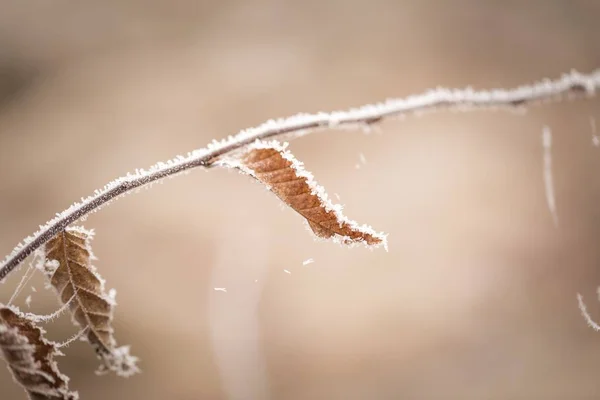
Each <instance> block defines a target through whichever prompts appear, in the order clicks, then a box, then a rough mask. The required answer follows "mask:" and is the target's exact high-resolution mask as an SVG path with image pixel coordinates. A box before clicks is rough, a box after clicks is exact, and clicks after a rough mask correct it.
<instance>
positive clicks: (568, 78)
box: [0, 69, 600, 282]
mask: <svg viewBox="0 0 600 400" xmlns="http://www.w3.org/2000/svg"><path fill="white" fill-rule="evenodd" d="M599 88H600V69H599V70H596V71H594V72H592V73H590V74H580V73H578V72H576V71H572V72H571V73H569V74H565V75H563V76H562V77H561V78H559V79H556V80H553V81H552V80H544V81H541V82H538V83H535V84H533V85H530V86H520V87H517V88H514V89H508V90H505V89H494V90H490V91H474V90H473V89H472V88H466V89H462V90H451V89H444V88H438V89H434V90H430V91H428V92H425V93H423V94H421V95H416V96H410V97H407V98H405V99H392V100H388V101H386V102H383V103H379V104H374V105H366V106H362V107H360V108H355V109H351V110H348V111H335V112H332V113H317V114H298V115H295V116H292V117H289V118H284V119H278V120H269V121H267V122H265V123H263V124H262V125H259V126H258V127H255V128H250V129H246V130H243V131H241V132H240V133H238V134H237V135H236V136H233V137H232V136H230V137H228V138H227V139H225V140H223V141H221V142H217V141H213V142H212V143H211V144H209V145H208V146H207V147H206V148H204V149H200V150H195V151H193V152H191V153H189V154H188V155H187V156H186V157H183V156H179V157H177V158H175V159H172V160H169V161H168V162H166V163H165V162H159V163H158V164H156V165H154V166H152V167H151V168H150V169H149V170H143V169H140V170H137V171H136V173H135V174H127V175H126V176H124V177H121V178H118V179H116V180H114V181H113V182H110V183H109V184H108V185H106V186H105V187H104V188H103V189H102V190H97V191H96V192H95V193H94V194H93V195H92V196H89V197H87V198H85V199H82V201H81V202H80V203H75V204H73V205H72V206H71V207H69V208H68V209H66V210H65V211H63V212H62V213H59V214H57V215H56V217H55V218H54V219H52V220H50V221H49V222H48V223H46V225H44V226H41V227H40V230H39V231H37V232H36V233H34V234H33V235H32V236H29V237H27V238H26V239H25V240H24V241H23V242H22V243H20V244H19V245H17V246H16V247H15V249H14V250H13V251H12V252H11V254H9V255H8V256H7V257H6V258H5V260H4V262H3V263H2V264H0V282H1V281H2V280H4V278H6V276H7V275H8V274H9V273H10V272H11V271H12V270H14V269H15V268H16V267H17V266H18V265H19V264H20V263H21V262H23V260H25V258H27V256H29V255H30V254H31V253H33V252H34V251H35V250H36V249H38V248H40V247H41V246H43V245H44V244H45V243H46V242H47V241H48V240H50V239H51V238H52V237H54V236H55V235H56V234H57V233H58V232H60V231H62V230H63V229H65V228H66V227H67V226H68V225H69V224H71V223H73V222H75V221H77V220H78V219H80V218H82V217H85V216H86V215H87V214H89V213H91V212H94V211H96V210H98V209H99V208H100V207H102V206H103V205H105V204H107V203H109V202H110V201H112V200H114V199H116V198H118V197H120V196H122V195H124V194H126V193H128V192H130V191H131V190H133V189H136V188H140V187H142V186H146V185H148V184H150V183H152V182H155V181H157V180H160V179H163V178H166V177H169V176H174V175H176V174H179V173H181V172H184V171H188V170H190V169H192V168H196V167H204V168H209V167H211V166H212V165H213V164H214V163H215V161H216V160H217V159H218V158H219V157H221V156H224V155H227V154H228V153H231V152H234V151H236V150H240V149H241V148H243V147H244V146H246V145H248V144H250V143H252V142H254V141H255V140H257V139H261V140H264V139H267V138H272V137H276V136H283V135H289V134H293V135H294V136H293V137H298V136H302V135H305V134H308V133H310V132H312V131H316V130H322V129H329V128H342V127H349V128H356V127H369V126H370V125H372V124H376V123H379V122H381V121H382V120H384V119H388V118H392V117H399V116H403V115H406V114H412V113H418V112H425V111H436V110H440V109H448V108H454V109H460V110H472V109H480V108H481V109H484V108H485V109H488V108H508V109H519V108H521V107H523V106H526V105H530V104H539V103H542V102H545V101H556V100H559V99H562V98H564V97H582V96H587V97H590V96H593V95H594V94H595V91H596V90H598V89H599Z"/></svg>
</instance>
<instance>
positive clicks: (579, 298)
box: [577, 293, 600, 332]
mask: <svg viewBox="0 0 600 400" xmlns="http://www.w3.org/2000/svg"><path fill="white" fill-rule="evenodd" d="M577 302H578V303H579V311H581V315H582V316H583V318H584V319H585V322H587V324H588V326H589V327H590V328H592V329H593V330H595V331H597V332H598V331H600V325H598V323H597V322H596V321H594V320H593V319H592V317H591V316H590V313H588V311H587V308H586V306H585V303H584V302H583V296H582V295H581V294H579V293H577Z"/></svg>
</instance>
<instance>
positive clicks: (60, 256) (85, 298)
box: [45, 227, 138, 376]
mask: <svg viewBox="0 0 600 400" xmlns="http://www.w3.org/2000/svg"><path fill="white" fill-rule="evenodd" d="M92 237H93V232H91V231H87V230H85V229H83V228H81V227H69V228H67V229H65V230H64V231H62V232H60V233H58V234H57V235H56V236H55V237H54V238H52V239H51V240H50V241H48V243H47V244H46V246H45V257H46V260H47V261H46V268H45V272H46V276H47V277H48V278H49V279H50V284H51V285H52V286H53V287H54V289H55V290H56V292H57V293H58V295H59V297H60V300H61V302H62V303H63V304H65V303H67V302H69V309H70V311H71V313H72V315H73V322H74V323H75V324H76V325H79V326H80V327H81V328H87V334H86V338H87V341H88V342H89V343H90V344H91V345H92V346H93V347H94V349H95V350H96V354H97V355H98V357H99V358H100V360H101V361H102V365H101V366H100V368H99V369H98V373H104V372H107V371H113V372H115V373H117V374H118V375H120V376H130V375H132V374H134V373H136V372H138V368H137V366H136V362H137V358H136V357H132V356H131V355H129V347H128V346H123V347H117V344H116V341H115V338H114V336H113V328H112V319H113V307H114V305H115V303H114V299H113V298H111V297H110V296H109V295H107V294H106V292H105V289H104V280H103V279H102V278H101V277H100V275H99V274H98V273H97V272H96V269H95V267H94V266H92V264H91V260H92V259H93V258H94V257H93V255H92V250H91V245H90V241H91V239H92Z"/></svg>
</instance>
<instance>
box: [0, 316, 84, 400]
mask: <svg viewBox="0 0 600 400" xmlns="http://www.w3.org/2000/svg"><path fill="white" fill-rule="evenodd" d="M44 333H45V332H44V331H43V330H42V329H41V328H39V327H37V326H36V325H35V323H34V322H33V321H31V320H30V319H28V318H27V317H26V316H25V315H24V314H22V313H21V312H19V311H18V310H17V309H16V308H13V307H6V306H3V305H0V348H1V349H2V354H3V356H4V359H5V360H6V362H7V363H8V367H9V369H10V371H11V372H12V374H13V377H14V379H15V381H16V382H17V383H19V384H20V385H21V386H22V387H23V388H24V389H25V391H26V392H27V394H28V396H29V399H31V400H76V399H78V398H79V396H78V395H77V392H71V391H69V387H68V382H69V378H68V377H67V376H65V375H63V374H62V373H61V372H60V371H59V370H58V366H57V364H56V362H55V361H54V356H57V355H61V353H60V351H58V349H57V347H56V344H55V343H53V342H50V341H48V340H46V339H45V338H44Z"/></svg>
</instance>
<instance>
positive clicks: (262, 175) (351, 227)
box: [223, 141, 386, 246]
mask: <svg viewBox="0 0 600 400" xmlns="http://www.w3.org/2000/svg"><path fill="white" fill-rule="evenodd" d="M223 163H224V164H225V165H228V166H232V167H236V168H238V169H240V170H241V171H243V172H245V173H247V174H249V175H251V176H253V177H254V178H256V179H257V180H258V181H260V182H261V183H263V184H264V185H266V186H267V188H269V190H270V191H271V192H273V193H275V194H276V195H277V197H279V198H280V199H281V200H283V201H284V202H285V204H287V205H288V206H290V207H291V208H292V209H294V210H295V211H296V212H297V213H299V214H300V215H302V216H303V217H304V218H305V219H306V221H307V222H308V226H309V227H310V229H311V230H312V231H313V232H314V233H315V235H317V236H318V237H321V238H326V239H333V240H335V241H337V242H340V243H343V244H353V243H363V244H365V245H367V246H378V245H383V246H386V236H385V235H384V234H382V233H377V232H375V231H374V230H373V229H371V228H370V227H368V226H364V225H363V226H360V225H358V224H357V223H356V222H354V221H351V220H349V219H348V218H346V217H345V216H344V215H343V214H342V212H341V207H340V206H335V205H333V204H332V203H331V201H330V200H329V198H328V197H327V194H326V193H325V191H324V190H323V188H322V187H320V186H319V185H318V184H317V183H316V182H315V181H314V180H313V178H312V175H311V174H310V173H308V172H307V171H305V170H304V168H303V165H302V163H300V162H299V161H298V160H296V159H295V158H294V156H293V155H292V154H291V153H290V152H289V151H287V150H286V148H285V145H281V144H279V143H278V142H275V141H273V142H260V141H257V142H256V143H254V144H253V145H252V146H250V147H249V148H248V149H247V150H246V151H244V152H243V153H241V154H239V155H238V158H236V159H233V160H232V159H230V160H225V161H224V162H223Z"/></svg>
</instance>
